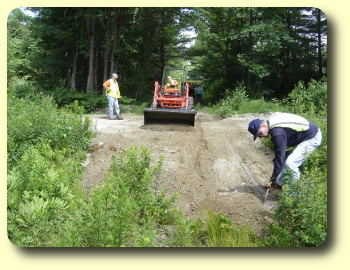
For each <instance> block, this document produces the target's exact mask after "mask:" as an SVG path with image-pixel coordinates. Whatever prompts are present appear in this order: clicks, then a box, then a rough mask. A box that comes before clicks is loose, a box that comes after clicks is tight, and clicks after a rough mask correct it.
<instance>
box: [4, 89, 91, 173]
mask: <svg viewBox="0 0 350 270" xmlns="http://www.w3.org/2000/svg"><path fill="white" fill-rule="evenodd" d="M7 115H8V117H7V136H8V140H7V154H8V155H7V161H8V168H11V167H12V166H13V165H14V163H15V162H16V161H17V160H18V159H19V158H20V157H21V155H22V154H23V153H24V151H25V150H26V149H27V148H28V147H30V146H31V145H36V144H39V143H43V144H49V145H50V146H51V147H52V148H53V149H57V150H64V151H68V152H70V153H74V152H75V151H78V150H83V149H87V147H88V146H89V140H90V139H91V138H92V136H93V133H92V131H91V129H90V125H91V120H90V119H89V118H87V117H86V118H82V116H80V115H78V114H76V113H72V112H70V111H68V110H64V109H58V107H57V105H56V104H55V103H54V101H53V99H52V98H50V97H45V96H43V95H42V94H37V95H36V96H33V95H28V96H27V97H26V98H17V97H16V96H14V95H11V94H9V95H8V101H7Z"/></svg>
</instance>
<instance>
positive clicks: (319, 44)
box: [317, 9, 323, 78]
mask: <svg viewBox="0 0 350 270" xmlns="http://www.w3.org/2000/svg"><path fill="white" fill-rule="evenodd" d="M317 54H318V73H319V76H320V78H322V75H323V72H322V31H321V10H320V9H318V10H317Z"/></svg>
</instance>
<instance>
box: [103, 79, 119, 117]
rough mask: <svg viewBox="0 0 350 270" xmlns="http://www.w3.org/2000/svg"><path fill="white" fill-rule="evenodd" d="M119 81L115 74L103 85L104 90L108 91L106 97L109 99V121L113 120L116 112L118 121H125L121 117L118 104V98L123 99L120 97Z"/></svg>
mask: <svg viewBox="0 0 350 270" xmlns="http://www.w3.org/2000/svg"><path fill="white" fill-rule="evenodd" d="M117 79H118V75H117V73H113V74H112V78H111V79H109V80H107V81H106V82H105V83H104V84H103V88H104V89H105V90H106V97H107V99H108V115H109V119H111V120H112V119H113V112H114V111H115V114H116V119H117V120H123V118H121V117H120V109H119V104H118V98H121V96H120V91H119V85H118V82H117Z"/></svg>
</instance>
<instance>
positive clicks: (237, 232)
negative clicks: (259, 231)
mask: <svg viewBox="0 0 350 270" xmlns="http://www.w3.org/2000/svg"><path fill="white" fill-rule="evenodd" d="M206 226H207V240H206V241H207V246H209V247H256V246H258V241H257V237H256V235H255V233H254V232H253V231H252V230H251V229H250V228H248V227H239V226H237V225H233V224H232V222H231V221H230V220H229V219H228V218H227V217H226V216H225V215H223V214H222V213H219V214H214V213H213V212H211V211H209V212H208V217H207V219H206Z"/></svg>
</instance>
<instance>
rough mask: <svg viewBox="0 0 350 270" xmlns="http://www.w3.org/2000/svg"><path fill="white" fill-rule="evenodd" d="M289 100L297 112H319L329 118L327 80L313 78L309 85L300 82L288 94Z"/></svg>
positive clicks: (319, 114) (320, 115)
mask: <svg viewBox="0 0 350 270" xmlns="http://www.w3.org/2000/svg"><path fill="white" fill-rule="evenodd" d="M288 100H289V102H290V105H291V106H292V108H293V111H294V112H295V113H307V114H309V115H310V114H317V115H318V116H319V117H324V118H327V81H326V79H325V78H324V79H323V80H321V81H319V82H318V81H315V80H311V82H310V83H309V84H308V86H305V84H304V83H303V82H299V83H298V85H297V86H296V87H295V88H294V89H293V91H292V92H291V93H290V94H289V95H288Z"/></svg>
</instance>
